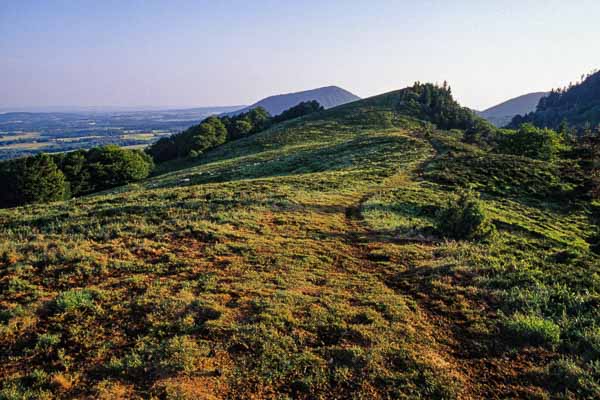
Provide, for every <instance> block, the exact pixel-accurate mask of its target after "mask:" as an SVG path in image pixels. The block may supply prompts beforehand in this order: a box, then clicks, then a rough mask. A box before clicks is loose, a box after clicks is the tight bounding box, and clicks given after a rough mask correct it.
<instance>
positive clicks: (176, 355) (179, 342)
mask: <svg viewBox="0 0 600 400" xmlns="http://www.w3.org/2000/svg"><path fill="white" fill-rule="evenodd" d="M200 356H202V351H201V348H200V346H198V344H197V343H196V341H195V340H194V339H193V338H191V337H189V336H176V337H173V338H171V339H169V340H167V341H165V342H164V343H163V344H162V346H161V360H160V367H161V369H163V370H165V371H166V372H170V373H176V372H184V373H186V374H189V373H192V372H193V371H194V370H195V369H196V359H197V358H198V357H200Z"/></svg>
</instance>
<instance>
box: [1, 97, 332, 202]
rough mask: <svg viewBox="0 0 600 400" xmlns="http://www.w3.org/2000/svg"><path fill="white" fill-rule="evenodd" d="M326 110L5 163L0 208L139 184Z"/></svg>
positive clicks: (206, 124) (227, 120)
mask: <svg viewBox="0 0 600 400" xmlns="http://www.w3.org/2000/svg"><path fill="white" fill-rule="evenodd" d="M322 110H323V107H322V106H321V105H320V104H319V103H318V102H317V101H308V102H302V103H300V104H298V105H296V106H294V107H292V108H290V109H289V110H286V111H284V112H283V113H282V114H280V115H278V116H275V117H272V116H271V115H269V113H268V112H267V111H266V110H265V109H264V108H262V107H258V108H254V109H252V110H250V111H248V112H245V113H241V114H239V115H234V116H223V117H216V116H212V117H208V118H206V119H205V120H203V121H202V122H201V123H200V124H198V125H194V126H192V127H190V128H188V129H186V130H185V131H183V132H181V133H179V134H175V135H173V136H170V137H168V138H162V139H160V140H159V141H157V142H156V143H154V144H153V145H151V146H150V147H148V148H147V149H146V150H145V151H141V150H131V149H125V148H121V147H119V146H116V145H108V146H102V147H95V148H92V149H89V150H76V151H72V152H67V153H57V154H48V153H41V154H37V155H35V156H30V157H23V158H17V159H11V160H6V161H1V162H0V187H1V188H2V191H1V192H0V207H2V208H6V207H16V206H20V205H24V204H30V203H47V202H52V201H59V200H65V199H69V198H71V197H76V196H83V195H86V194H90V193H94V192H99V191H102V190H106V189H110V188H113V187H116V186H121V185H124V184H127V183H131V182H135V181H138V180H141V179H144V178H146V177H148V176H149V175H150V173H151V172H152V170H153V169H154V165H155V163H160V162H164V161H168V160H173V159H176V158H182V157H195V156H197V155H199V154H201V153H203V152H205V151H207V150H209V149H211V148H214V147H216V146H219V145H221V144H223V143H225V142H227V141H231V140H235V139H239V138H243V137H247V136H249V135H253V134H255V133H257V132H260V131H263V130H265V129H267V128H269V127H270V126H271V125H272V124H275V123H279V122H284V121H287V120H290V119H293V118H298V117H301V116H303V115H308V114H311V113H314V112H317V111H322Z"/></svg>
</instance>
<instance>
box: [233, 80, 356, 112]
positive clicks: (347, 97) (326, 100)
mask: <svg viewBox="0 0 600 400" xmlns="http://www.w3.org/2000/svg"><path fill="white" fill-rule="evenodd" d="M311 100H316V101H318V102H319V104H321V105H322V106H323V107H325V108H332V107H336V106H339V105H342V104H346V103H350V102H352V101H356V100H360V97H358V96H356V95H354V94H352V93H350V92H349V91H347V90H344V89H342V88H340V87H337V86H327V87H322V88H318V89H313V90H306V91H304V92H296V93H287V94H279V95H276V96H270V97H267V98H265V99H262V100H260V101H258V102H256V103H254V104H252V105H251V106H248V107H245V108H242V109H240V110H237V111H234V112H230V113H227V114H226V115H236V114H241V113H243V112H246V111H248V110H251V109H253V108H256V107H263V108H264V109H266V110H267V111H268V112H269V113H270V114H271V115H279V114H281V113H282V112H284V111H285V110H287V109H289V108H291V107H293V106H295V105H297V104H298V103H300V102H303V101H311Z"/></svg>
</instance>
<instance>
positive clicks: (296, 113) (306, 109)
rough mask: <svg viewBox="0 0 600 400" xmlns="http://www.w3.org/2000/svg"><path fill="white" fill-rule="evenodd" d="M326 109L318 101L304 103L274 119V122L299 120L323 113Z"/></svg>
mask: <svg viewBox="0 0 600 400" xmlns="http://www.w3.org/2000/svg"><path fill="white" fill-rule="evenodd" d="M323 110H325V108H324V107H323V106H321V105H320V104H319V102H318V101H316V100H312V101H303V102H301V103H299V104H298V105H297V106H294V107H292V108H290V109H289V110H286V111H284V112H282V113H281V114H279V115H278V116H276V117H273V122H283V121H287V120H290V119H294V118H299V117H302V116H304V115H308V114H312V113H315V112H319V111H323Z"/></svg>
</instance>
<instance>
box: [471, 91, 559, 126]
mask: <svg viewBox="0 0 600 400" xmlns="http://www.w3.org/2000/svg"><path fill="white" fill-rule="evenodd" d="M547 95H548V92H535V93H528V94H524V95H522V96H518V97H515V98H513V99H510V100H507V101H505V102H502V103H500V104H497V105H495V106H493V107H490V108H488V109H485V110H483V111H480V112H478V114H479V115H480V116H481V117H483V118H485V119H487V120H488V121H490V122H491V123H492V124H494V125H495V126H497V127H502V126H505V125H507V124H508V123H509V122H510V121H512V119H513V118H514V117H515V116H517V115H524V114H528V113H530V112H532V111H535V109H536V107H537V105H538V103H539V101H540V99H541V98H542V97H545V96H547Z"/></svg>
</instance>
